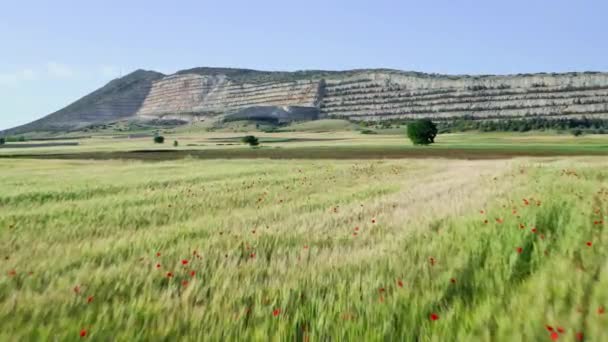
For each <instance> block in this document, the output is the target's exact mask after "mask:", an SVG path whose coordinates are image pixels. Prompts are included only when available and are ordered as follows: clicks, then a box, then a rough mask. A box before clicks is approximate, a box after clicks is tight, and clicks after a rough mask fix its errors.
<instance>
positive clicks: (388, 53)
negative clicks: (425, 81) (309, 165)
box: [0, 0, 608, 130]
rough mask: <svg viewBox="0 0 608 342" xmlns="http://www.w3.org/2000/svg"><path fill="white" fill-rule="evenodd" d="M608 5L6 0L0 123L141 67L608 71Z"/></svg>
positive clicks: (1, 25) (596, 1) (29, 116)
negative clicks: (607, 16) (607, 17)
mask: <svg viewBox="0 0 608 342" xmlns="http://www.w3.org/2000/svg"><path fill="white" fill-rule="evenodd" d="M607 13H608V1H606V0H469V1H466V0H419V1H410V0H394V1H391V0H369V1H359V0H349V1H341V0H334V1H332V0H304V1H293V0H292V1H290V0H281V1H278V0H239V1H236V0H214V1H207V0H198V1H180V0H173V1H154V0H147V1H139V0H131V1H129V0H120V1H117V0H103V1H83V0H79V1H62V0H54V1H48V0H44V1H42V0H41V1H31V0H19V1H2V3H0V130H2V129H6V128H10V127H13V126H16V125H19V124H24V123H27V122H30V121H32V120H34V119H37V118H40V117H43V116H45V115H47V114H49V113H52V112H54V111H56V110H59V109H61V108H63V107H65V106H66V105H68V104H70V103H72V102H74V101H75V100H77V99H79V98H80V97H82V96H84V95H86V94H88V93H90V92H91V91H93V90H95V89H97V88H99V87H101V86H103V85H104V84H106V83H107V82H109V81H110V80H112V79H114V78H117V77H120V76H121V75H125V74H127V73H129V72H131V71H134V70H136V69H148V70H156V71H160V72H163V73H166V74H169V73H173V72H175V71H178V70H180V69H186V68H192V67H197V66H215V67H239V68H250V69H261V70H286V71H294V70H304V69H327V70H344V69H353V68H394V69H402V70H413V71H422V72H434V73H445V74H510V73H528V72H567V71H608V44H607V43H606V41H607V39H608V38H607V37H608V22H607V21H606V14H607Z"/></svg>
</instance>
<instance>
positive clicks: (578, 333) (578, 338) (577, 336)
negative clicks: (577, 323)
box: [576, 331, 585, 341]
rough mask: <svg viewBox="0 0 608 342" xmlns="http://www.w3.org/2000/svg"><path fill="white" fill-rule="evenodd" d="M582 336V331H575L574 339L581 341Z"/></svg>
mask: <svg viewBox="0 0 608 342" xmlns="http://www.w3.org/2000/svg"><path fill="white" fill-rule="evenodd" d="M584 337H585V335H583V333H582V332H580V331H579V332H577V333H576V340H577V341H582V340H583V338H584Z"/></svg>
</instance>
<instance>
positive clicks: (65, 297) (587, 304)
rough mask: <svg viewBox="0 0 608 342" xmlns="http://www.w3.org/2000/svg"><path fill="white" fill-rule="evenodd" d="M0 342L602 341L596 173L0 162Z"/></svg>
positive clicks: (582, 162)
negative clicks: (139, 341)
mask: <svg viewBox="0 0 608 342" xmlns="http://www.w3.org/2000/svg"><path fill="white" fill-rule="evenodd" d="M0 170H2V171H0V185H1V186H0V189H1V192H0V236H1V239H0V257H1V260H0V271H1V272H2V273H1V275H0V340H2V341H38V340H40V341H46V340H52V341H70V340H79V339H87V340H99V341H110V340H117V341H135V340H154V341H176V340H182V341H246V340H258V341H268V340H270V341H283V340H286V341H329V340H331V341H343V340H344V341H345V340H348V341H416V340H418V341H474V340H475V341H477V340H479V341H520V340H521V341H543V340H551V339H554V340H555V339H560V340H566V341H573V340H587V341H606V340H608V329H607V328H606V327H608V314H606V313H604V311H605V308H606V307H608V248H606V243H608V231H607V230H606V220H607V213H608V171H607V170H608V161H607V160H605V158H604V159H602V158H593V157H587V158H583V157H579V158H569V159H559V158H552V159H512V160H477V161H466V160H444V159H428V160H363V161H356V160H349V161H332V160H281V161H273V160H262V159H258V160H214V161H209V160H194V159H185V160H179V161H164V162H135V161H117V160H115V161H77V160H63V161H60V160H27V159H23V160H0Z"/></svg>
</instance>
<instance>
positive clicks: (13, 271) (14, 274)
mask: <svg viewBox="0 0 608 342" xmlns="http://www.w3.org/2000/svg"><path fill="white" fill-rule="evenodd" d="M8 275H9V276H11V277H14V276H16V275H17V271H15V270H10V271H8Z"/></svg>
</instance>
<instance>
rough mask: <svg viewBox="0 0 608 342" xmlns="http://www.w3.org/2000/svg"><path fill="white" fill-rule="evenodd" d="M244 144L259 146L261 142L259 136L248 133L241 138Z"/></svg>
mask: <svg viewBox="0 0 608 342" xmlns="http://www.w3.org/2000/svg"><path fill="white" fill-rule="evenodd" d="M241 141H242V142H243V143H244V144H249V146H258V145H259V144H260V142H259V141H258V138H256V137H255V136H253V135H248V136H245V137H243V139H242V140H241Z"/></svg>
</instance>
